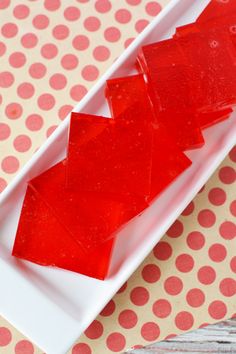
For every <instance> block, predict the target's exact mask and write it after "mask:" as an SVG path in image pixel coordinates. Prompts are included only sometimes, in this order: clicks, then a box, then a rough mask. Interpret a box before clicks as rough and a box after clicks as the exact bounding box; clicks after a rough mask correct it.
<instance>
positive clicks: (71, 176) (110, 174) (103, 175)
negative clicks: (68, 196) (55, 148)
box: [67, 106, 153, 197]
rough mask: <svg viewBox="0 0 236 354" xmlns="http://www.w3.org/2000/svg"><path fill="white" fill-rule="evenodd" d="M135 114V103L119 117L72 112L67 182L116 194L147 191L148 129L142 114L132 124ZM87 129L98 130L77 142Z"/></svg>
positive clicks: (145, 194) (146, 192)
mask: <svg viewBox="0 0 236 354" xmlns="http://www.w3.org/2000/svg"><path fill="white" fill-rule="evenodd" d="M137 114H138V110H137V107H136V106H132V107H131V108H129V110H126V111H125V112H124V113H123V114H122V117H121V118H120V119H119V120H113V119H108V118H104V117H97V116H91V115H87V114H81V113H72V117H71V127H70V136H69V150H68V164H67V169H68V170H67V181H68V186H71V187H73V186H74V185H76V186H77V188H78V189H80V190H82V191H91V192H98V193H109V194H113V195H118V196H126V195H135V196H140V197H145V196H148V195H149V194H150V188H151V159H152V139H153V138H152V129H151V127H150V125H148V124H146V122H145V117H143V118H144V119H143V121H142V122H140V123H139V124H136V122H135V116H136V115H137ZM128 117H131V119H128ZM91 129H92V130H94V131H97V132H98V134H97V136H96V137H95V136H94V138H93V139H91V140H89V141H88V142H87V143H86V144H82V145H81V139H82V140H83V135H85V136H86V135H87V131H91ZM81 136H82V138H81Z"/></svg>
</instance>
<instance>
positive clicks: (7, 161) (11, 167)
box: [1, 156, 20, 174]
mask: <svg viewBox="0 0 236 354" xmlns="http://www.w3.org/2000/svg"><path fill="white" fill-rule="evenodd" d="M19 166H20V164H19V161H18V159H17V158H16V157H14V156H7V157H5V158H4V159H3V160H2V163H1V167H2V170H3V171H4V172H6V173H9V174H12V173H15V172H16V171H17V170H18V169H19Z"/></svg>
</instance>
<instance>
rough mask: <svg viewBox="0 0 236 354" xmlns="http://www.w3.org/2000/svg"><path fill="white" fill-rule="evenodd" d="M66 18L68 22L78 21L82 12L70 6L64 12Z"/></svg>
mask: <svg viewBox="0 0 236 354" xmlns="http://www.w3.org/2000/svg"><path fill="white" fill-rule="evenodd" d="M64 17H65V19H66V20H67V21H77V20H78V19H79V18H80V10H79V9H78V7H75V6H69V7H67V8H66V9H65V11H64Z"/></svg>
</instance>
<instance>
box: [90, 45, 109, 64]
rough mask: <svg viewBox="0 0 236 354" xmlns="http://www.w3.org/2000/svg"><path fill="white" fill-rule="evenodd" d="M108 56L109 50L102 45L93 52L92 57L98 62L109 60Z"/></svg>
mask: <svg viewBox="0 0 236 354" xmlns="http://www.w3.org/2000/svg"><path fill="white" fill-rule="evenodd" d="M110 55H111V53H110V50H109V49H108V48H107V47H105V46H104V45H99V46H97V47H96V48H94V50H93V56H94V58H95V59H96V60H98V61H105V60H107V59H109V57H110Z"/></svg>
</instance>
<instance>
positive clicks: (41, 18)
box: [33, 15, 49, 30]
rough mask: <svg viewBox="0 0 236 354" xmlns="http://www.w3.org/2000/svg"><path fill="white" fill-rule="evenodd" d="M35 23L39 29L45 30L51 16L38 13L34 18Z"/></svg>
mask: <svg viewBox="0 0 236 354" xmlns="http://www.w3.org/2000/svg"><path fill="white" fill-rule="evenodd" d="M33 25H34V27H35V28H37V29H38V30H43V29H45V28H47V27H48V25H49V18H48V17H47V16H46V15H37V16H35V17H34V19H33Z"/></svg>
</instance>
